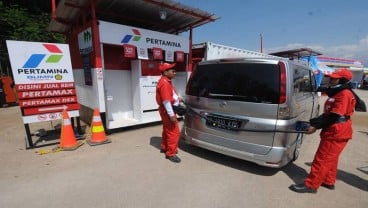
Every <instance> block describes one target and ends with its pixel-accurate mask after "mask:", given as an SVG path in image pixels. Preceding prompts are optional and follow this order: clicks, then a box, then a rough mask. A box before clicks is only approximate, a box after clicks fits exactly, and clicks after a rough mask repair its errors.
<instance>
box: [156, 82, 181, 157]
mask: <svg viewBox="0 0 368 208" xmlns="http://www.w3.org/2000/svg"><path fill="white" fill-rule="evenodd" d="M177 99H178V97H177V93H176V90H175V88H174V86H173V84H172V82H171V80H170V79H168V78H167V77H165V76H161V79H160V80H159V81H158V83H157V86H156V102H157V104H158V105H159V108H158V110H159V112H160V116H161V120H162V128H163V130H162V142H161V149H162V150H164V151H166V156H168V157H171V156H174V155H175V154H176V153H177V152H178V143H179V138H180V130H179V124H178V123H177V122H176V123H173V122H171V121H170V117H169V115H168V114H167V112H166V110H165V107H164V105H163V103H162V102H163V101H165V100H168V101H170V103H171V105H173V104H174V103H175V102H178V100H177ZM174 116H176V115H174Z"/></svg>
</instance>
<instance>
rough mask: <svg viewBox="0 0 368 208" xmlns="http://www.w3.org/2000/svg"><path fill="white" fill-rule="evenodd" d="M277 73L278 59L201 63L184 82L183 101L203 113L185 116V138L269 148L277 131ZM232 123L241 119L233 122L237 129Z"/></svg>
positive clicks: (257, 151) (255, 149)
mask: <svg viewBox="0 0 368 208" xmlns="http://www.w3.org/2000/svg"><path fill="white" fill-rule="evenodd" d="M279 74H280V69H279V66H278V65H277V61H274V62H272V63H264V62H259V61H253V62H252V61H248V62H240V63H231V62H230V63H212V64H206V65H199V66H198V67H197V69H196V70H195V72H193V74H192V77H191V79H190V80H189V82H188V88H187V96H186V104H187V105H189V106H190V108H192V109H193V111H195V112H197V113H201V115H197V114H188V115H186V117H185V125H186V127H187V128H188V130H187V132H188V134H191V135H189V136H190V137H192V138H196V139H197V140H202V141H203V142H207V143H215V144H216V145H220V146H224V147H226V148H230V149H235V150H239V151H246V152H249V153H254V154H266V153H267V152H268V151H269V150H270V149H271V148H272V146H273V139H274V135H275V133H274V132H273V131H274V130H275V129H276V122H277V116H278V115H277V112H278V107H279V104H278V102H279V96H280V92H279V91H280V79H279V76H280V75H279ZM203 118H204V119H203ZM234 121H241V123H240V124H239V125H238V124H236V125H235V126H236V128H240V129H241V130H240V131H233V130H229V128H228V126H227V124H228V123H230V124H232V125H233V124H234ZM245 129H247V130H250V131H243V130H245ZM262 131H264V132H262ZM211 135H212V136H211Z"/></svg>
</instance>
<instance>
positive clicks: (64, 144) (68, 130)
mask: <svg viewBox="0 0 368 208" xmlns="http://www.w3.org/2000/svg"><path fill="white" fill-rule="evenodd" d="M62 119H63V120H62V125H61V133H60V144H59V147H60V148H61V149H62V150H75V149H77V148H78V147H80V146H82V145H83V143H81V142H77V138H76V137H75V134H74V130H73V127H72V125H71V122H70V119H69V114H68V111H66V110H64V111H63V118H62Z"/></svg>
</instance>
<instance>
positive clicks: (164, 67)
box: [158, 63, 176, 72]
mask: <svg viewBox="0 0 368 208" xmlns="http://www.w3.org/2000/svg"><path fill="white" fill-rule="evenodd" d="M175 65H176V64H175V63H173V64H169V63H162V64H160V65H159V66H158V69H159V70H160V71H161V72H164V71H166V70H168V69H172V68H173V67H174V66H175Z"/></svg>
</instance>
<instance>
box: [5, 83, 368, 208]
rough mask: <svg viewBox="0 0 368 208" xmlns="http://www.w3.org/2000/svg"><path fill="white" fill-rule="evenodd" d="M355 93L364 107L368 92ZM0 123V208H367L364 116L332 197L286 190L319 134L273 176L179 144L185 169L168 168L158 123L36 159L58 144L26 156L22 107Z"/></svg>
mask: <svg viewBox="0 0 368 208" xmlns="http://www.w3.org/2000/svg"><path fill="white" fill-rule="evenodd" d="M356 92H357V93H358V94H359V95H360V96H361V97H362V98H363V99H364V100H365V101H366V103H367V104H368V91H363V90H356ZM0 120H1V127H0V165H1V169H0V207H7V208H18V207H19V208H24V207H32V208H33V207H34V208H44V207H45V208H46V207H52V208H64V207H68V208H72V207H78V208H80V207H88V208H94V207H96V208H97V207H98V208H102V207H109V208H110V207H111V208H114V207H117V208H118V207H119V208H121V207H154V208H156V207H179V208H180V207H183V208H186V207H191V208H197V207H198V208H199V207H200V208H203V207H211V208H213V207H224V208H228V207H257V208H266V207H267V208H269V207H298V208H304V207H305V208H307V207H308V208H310V207H315V208H318V207H324V208H325V207H334V208H339V207H341V208H342V207H344V208H345V207H354V208H360V207H361V208H363V207H368V133H367V132H368V113H361V112H356V113H355V115H354V117H353V123H354V130H355V132H354V138H353V140H352V141H351V142H349V144H348V146H347V147H346V149H345V150H344V152H343V153H342V155H341V158H340V164H339V172H338V180H337V183H336V190H334V191H331V190H328V189H325V188H322V187H321V188H320V189H319V190H318V193H317V194H297V193H294V192H292V191H290V190H289V189H288V186H289V185H290V184H293V183H299V182H301V181H302V180H303V179H304V178H305V177H306V175H307V174H308V172H309V169H310V162H311V161H312V160H313V156H314V153H315V150H316V148H317V146H318V142H319V137H318V134H313V135H308V136H307V137H306V138H305V140H304V143H303V147H302V151H301V155H300V157H299V159H298V160H297V161H296V162H294V163H292V164H290V165H288V166H286V167H285V168H282V169H270V168H265V167H260V166H257V165H255V164H252V163H249V162H246V161H242V160H238V159H234V158H231V157H227V156H223V155H221V154H217V153H214V152H210V151H207V150H203V149H200V148H197V147H192V146H189V145H187V144H183V143H181V144H180V150H179V151H180V152H179V156H180V157H181V158H182V162H181V163H180V164H175V163H172V162H170V161H168V160H166V159H165V158H164V154H162V153H160V152H159V144H160V139H161V125H160V124H156V125H151V126H145V127H141V128H133V129H128V130H124V131H121V132H117V133H114V134H112V135H109V138H110V139H111V140H112V143H110V144H105V145H100V146H93V147H91V146H89V145H88V144H84V145H83V146H81V147H80V148H78V149H77V150H75V151H62V152H57V153H49V154H45V155H38V154H36V153H35V151H36V150H40V149H51V148H53V147H55V145H52V146H47V147H41V148H36V149H29V150H26V149H25V140H24V137H25V130H24V127H23V123H22V119H21V115H20V111H19V107H17V106H15V107H9V108H0ZM52 126H55V123H50V122H46V123H39V124H34V125H31V132H35V131H36V130H37V129H39V128H45V129H46V130H49V129H52V128H53V127H52Z"/></svg>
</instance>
